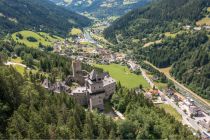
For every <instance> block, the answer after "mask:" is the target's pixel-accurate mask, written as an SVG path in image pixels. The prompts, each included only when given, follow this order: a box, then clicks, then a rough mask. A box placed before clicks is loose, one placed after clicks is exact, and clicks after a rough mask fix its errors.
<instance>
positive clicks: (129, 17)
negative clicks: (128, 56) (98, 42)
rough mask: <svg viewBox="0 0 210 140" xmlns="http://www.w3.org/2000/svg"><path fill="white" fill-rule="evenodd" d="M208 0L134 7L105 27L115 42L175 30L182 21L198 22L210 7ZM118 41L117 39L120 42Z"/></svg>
mask: <svg viewBox="0 0 210 140" xmlns="http://www.w3.org/2000/svg"><path fill="white" fill-rule="evenodd" d="M209 5H210V2H209V1H208V0H161V1H157V2H156V3H151V4H150V5H149V6H146V7H143V8H139V9H136V10H133V11H131V12H129V13H128V14H126V15H125V16H123V17H121V18H120V19H118V20H116V21H115V22H114V23H113V24H112V25H111V26H110V27H108V28H107V29H106V30H105V31H104V35H105V37H106V38H107V39H109V40H110V41H112V42H115V43H116V42H117V37H119V36H120V37H121V36H122V39H121V40H118V41H119V42H120V41H122V42H125V43H126V41H129V42H130V41H131V39H139V40H141V39H143V38H147V37H151V35H150V34H153V35H154V34H160V33H164V32H173V31H176V30H177V29H180V28H181V27H182V26H183V25H186V24H189V25H193V24H195V21H196V20H198V19H200V18H202V16H203V15H202V12H203V10H204V8H205V7H208V6H209ZM119 42H118V43H119Z"/></svg>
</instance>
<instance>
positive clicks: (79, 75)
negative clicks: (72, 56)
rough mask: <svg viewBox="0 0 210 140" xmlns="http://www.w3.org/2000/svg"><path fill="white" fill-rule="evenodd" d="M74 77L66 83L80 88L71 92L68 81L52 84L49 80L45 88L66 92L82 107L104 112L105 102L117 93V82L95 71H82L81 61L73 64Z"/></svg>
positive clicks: (44, 85) (69, 77) (45, 81)
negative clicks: (86, 106)
mask: <svg viewBox="0 0 210 140" xmlns="http://www.w3.org/2000/svg"><path fill="white" fill-rule="evenodd" d="M72 71H73V75H71V76H68V78H67V80H66V81H71V82H76V83H78V84H80V86H79V87H77V88H75V89H72V90H69V89H70V88H69V87H68V86H67V85H66V81H64V82H57V83H55V84H51V83H50V82H49V81H48V80H47V79H45V80H44V82H43V84H42V85H43V87H45V88H47V89H48V90H51V91H53V92H57V93H60V92H65V93H67V94H69V95H70V96H72V97H73V98H74V99H75V100H76V101H77V102H78V103H80V104H81V105H88V106H89V108H90V109H91V110H92V109H98V110H100V111H102V110H104V100H105V99H109V98H110V96H111V95H112V94H113V93H114V92H115V89H116V81H115V80H114V79H113V78H112V77H110V76H109V75H108V74H105V73H103V74H99V73H98V72H96V71H95V70H92V72H91V73H89V74H88V72H86V71H84V70H82V67H81V63H80V62H79V61H73V62H72Z"/></svg>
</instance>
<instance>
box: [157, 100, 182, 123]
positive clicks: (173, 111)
mask: <svg viewBox="0 0 210 140" xmlns="http://www.w3.org/2000/svg"><path fill="white" fill-rule="evenodd" d="M158 107H160V108H163V109H164V110H165V111H166V112H167V113H169V114H170V115H171V116H174V117H175V119H176V120H178V121H182V116H181V115H180V114H179V113H178V112H177V111H176V109H174V108H173V107H171V106H170V105H168V104H160V105H158Z"/></svg>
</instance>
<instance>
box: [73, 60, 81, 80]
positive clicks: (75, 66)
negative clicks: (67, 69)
mask: <svg viewBox="0 0 210 140" xmlns="http://www.w3.org/2000/svg"><path fill="white" fill-rule="evenodd" d="M80 71H82V66H81V62H80V61H78V60H74V61H72V72H73V77H76V76H77V75H78V72H80Z"/></svg>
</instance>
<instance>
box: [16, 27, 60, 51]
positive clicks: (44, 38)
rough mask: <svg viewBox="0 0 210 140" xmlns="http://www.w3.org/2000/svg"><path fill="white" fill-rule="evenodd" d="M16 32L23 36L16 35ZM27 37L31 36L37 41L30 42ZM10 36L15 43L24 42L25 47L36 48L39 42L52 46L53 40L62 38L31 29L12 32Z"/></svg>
mask: <svg viewBox="0 0 210 140" xmlns="http://www.w3.org/2000/svg"><path fill="white" fill-rule="evenodd" d="M17 34H21V35H22V36H23V38H22V39H21V38H19V37H17ZM28 37H33V38H35V39H36V40H37V41H36V42H30V41H29V40H27V38H28ZM12 38H13V40H14V41H15V42H17V43H22V44H25V45H26V46H27V47H32V48H37V47H38V46H39V43H42V44H43V45H44V46H52V45H53V44H54V42H55V41H57V40H63V39H62V38H60V37H58V36H50V35H49V34H47V33H44V32H38V33H36V32H32V31H27V30H24V31H20V32H16V33H14V34H12Z"/></svg>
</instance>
